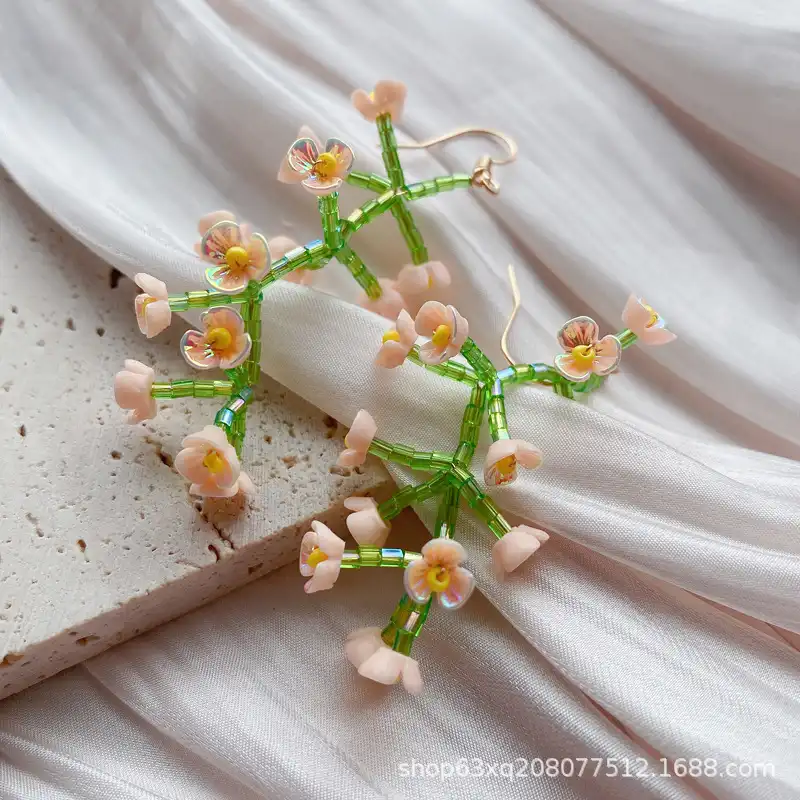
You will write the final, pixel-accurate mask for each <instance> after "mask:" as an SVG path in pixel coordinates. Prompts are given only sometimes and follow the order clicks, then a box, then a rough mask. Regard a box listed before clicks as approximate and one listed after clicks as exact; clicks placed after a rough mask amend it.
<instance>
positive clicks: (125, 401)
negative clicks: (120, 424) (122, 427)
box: [114, 358, 157, 425]
mask: <svg viewBox="0 0 800 800" xmlns="http://www.w3.org/2000/svg"><path fill="white" fill-rule="evenodd" d="M154 379H155V372H153V370H152V368H151V367H148V366H147V365H145V364H142V363H141V361H134V360H133V359H132V358H129V359H126V361H125V369H123V370H121V371H120V372H118V373H117V374H116V376H115V377H114V399H115V400H116V401H117V405H118V406H119V407H120V408H124V409H129V410H130V413H129V414H128V422H129V423H130V424H131V425H135V424H136V423H137V422H142V421H144V420H146V419H153V418H154V417H155V415H156V413H157V406H156V401H155V398H154V397H152V396H151V394H150V392H151V390H152V388H153V380H154Z"/></svg>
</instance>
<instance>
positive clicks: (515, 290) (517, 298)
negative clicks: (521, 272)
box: [500, 264, 522, 366]
mask: <svg viewBox="0 0 800 800" xmlns="http://www.w3.org/2000/svg"><path fill="white" fill-rule="evenodd" d="M508 280H509V282H510V283H511V296H512V297H513V298H514V307H513V308H512V309H511V314H509V317H508V322H507V323H506V327H505V330H504V331H503V335H502V336H501V337H500V349H501V350H502V351H503V355H504V356H505V357H506V361H508V363H509V364H510V365H511V366H513V365H514V364H516V363H517V361H516V359H514V358H513V357H512V355H511V353H509V352H508V334H509V332H510V331H511V325H512V324H513V322H514V317H516V316H517V312H518V311H519V309H520V307H521V306H522V295H521V294H520V291H519V284H518V283H517V275H516V273H515V272H514V265H513V264H509V265H508Z"/></svg>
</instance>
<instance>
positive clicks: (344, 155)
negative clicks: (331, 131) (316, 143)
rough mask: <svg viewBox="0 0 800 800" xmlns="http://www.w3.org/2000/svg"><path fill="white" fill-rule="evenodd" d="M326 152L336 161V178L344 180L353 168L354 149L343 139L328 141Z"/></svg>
mask: <svg viewBox="0 0 800 800" xmlns="http://www.w3.org/2000/svg"><path fill="white" fill-rule="evenodd" d="M325 152H326V153H330V154H331V155H332V156H333V157H334V158H335V159H336V177H337V178H343V177H344V176H345V175H347V173H348V172H350V170H351V169H352V168H353V158H354V156H353V149H352V148H351V147H350V145H349V144H347V142H343V141H342V140H341V139H328V141H327V142H325Z"/></svg>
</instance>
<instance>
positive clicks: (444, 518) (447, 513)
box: [433, 486, 460, 539]
mask: <svg viewBox="0 0 800 800" xmlns="http://www.w3.org/2000/svg"><path fill="white" fill-rule="evenodd" d="M459 497H460V492H459V490H458V489H456V488H455V487H454V486H448V487H447V489H445V492H444V495H443V496H442V501H441V503H439V511H438V513H437V515H436V524H435V525H434V526H433V536H434V538H436V539H454V538H455V535H456V521H457V519H458V500H459Z"/></svg>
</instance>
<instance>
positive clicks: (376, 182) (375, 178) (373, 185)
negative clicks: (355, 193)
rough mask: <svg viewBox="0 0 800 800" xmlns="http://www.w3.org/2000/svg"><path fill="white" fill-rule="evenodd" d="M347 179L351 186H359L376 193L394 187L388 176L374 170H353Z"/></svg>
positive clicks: (381, 192)
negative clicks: (382, 175) (385, 176)
mask: <svg viewBox="0 0 800 800" xmlns="http://www.w3.org/2000/svg"><path fill="white" fill-rule="evenodd" d="M345 180H346V181H347V183H349V184H350V185H351V186H358V188H359V189H367V190H369V191H370V192H375V193H376V194H383V193H384V192H385V191H387V190H389V189H391V188H392V184H391V183H390V182H389V181H387V180H386V178H382V177H381V176H380V175H376V174H375V173H374V172H351V173H350V174H349V175H348V176H347V178H346V179H345Z"/></svg>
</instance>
